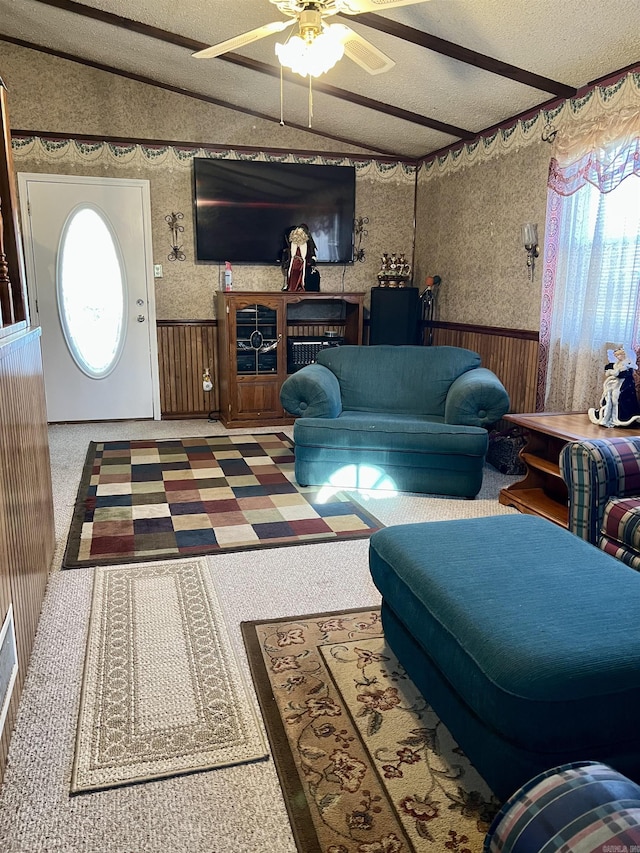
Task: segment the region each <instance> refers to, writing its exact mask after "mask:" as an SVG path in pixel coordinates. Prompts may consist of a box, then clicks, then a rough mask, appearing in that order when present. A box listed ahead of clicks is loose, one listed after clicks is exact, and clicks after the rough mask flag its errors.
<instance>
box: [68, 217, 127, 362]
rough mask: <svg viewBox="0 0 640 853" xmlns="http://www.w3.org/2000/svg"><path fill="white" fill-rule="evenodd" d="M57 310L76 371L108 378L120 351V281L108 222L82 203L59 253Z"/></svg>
mask: <svg viewBox="0 0 640 853" xmlns="http://www.w3.org/2000/svg"><path fill="white" fill-rule="evenodd" d="M57 285H58V287H57V290H58V311H59V314H60V322H61V323H62V330H63V332H64V336H65V340H66V342H67V346H68V347H69V352H70V353H71V356H72V358H73V360H74V361H75V363H76V364H77V365H78V367H79V368H80V370H82V371H83V372H84V373H86V374H87V376H91V377H93V378H95V379H100V378H102V377H103V376H108V375H109V373H111V371H112V370H113V369H114V367H115V366H116V364H117V363H118V359H119V358H120V355H121V353H122V349H123V347H124V331H125V322H124V321H125V298H124V296H125V293H124V291H125V282H124V276H123V272H122V264H121V262H120V253H119V251H118V246H117V244H116V241H115V237H114V234H113V232H112V230H111V227H110V226H109V223H108V221H107V220H106V219H105V217H104V216H102V215H101V213H100V211H99V210H97V209H96V208H94V207H88V206H86V205H83V206H82V207H78V208H76V210H74V211H73V213H72V214H71V215H70V216H69V218H68V220H67V222H66V223H65V227H64V228H63V231H62V236H61V238H60V249H59V252H58V278H57Z"/></svg>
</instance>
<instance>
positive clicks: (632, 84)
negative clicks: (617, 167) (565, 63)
mask: <svg viewBox="0 0 640 853" xmlns="http://www.w3.org/2000/svg"><path fill="white" fill-rule="evenodd" d="M628 108H631V109H640V71H632V72H630V73H628V74H626V75H625V76H623V77H621V78H620V79H619V80H617V81H616V82H615V83H612V84H611V85H608V86H594V87H593V88H592V89H590V90H589V91H588V92H587V93H586V94H584V95H581V96H578V97H575V98H570V99H568V100H566V101H562V102H561V103H559V104H556V105H554V106H553V107H551V108H549V109H544V110H540V111H539V112H538V113H537V114H535V115H532V116H530V117H529V118H523V119H519V120H518V121H517V122H516V123H515V124H513V125H510V126H509V127H503V128H499V129H498V130H496V131H495V133H493V134H491V135H490V136H481V137H478V139H475V140H474V141H473V142H468V143H463V144H462V145H461V146H456V147H455V148H452V149H449V150H448V151H447V152H446V153H444V154H442V155H441V156H435V157H433V158H432V159H428V158H426V159H425V160H424V161H423V162H422V163H421V165H420V168H419V172H418V180H419V181H420V182H424V181H428V180H430V179H432V178H437V177H441V176H442V175H447V174H451V173H454V172H458V171H461V170H462V169H465V168H468V167H469V166H473V165H475V164H477V163H481V162H487V161H489V160H493V159H495V158H497V157H500V156H503V155H504V154H507V153H509V152H511V151H517V150H519V149H520V148H524V147H526V146H529V145H533V144H536V143H539V142H540V141H543V142H550V143H552V142H553V139H554V137H555V135H556V134H562V132H563V130H564V129H568V128H569V127H571V126H575V125H576V124H579V123H580V124H581V123H584V122H588V121H593V120H595V119H596V118H598V117H599V116H602V115H603V114H607V113H613V112H618V111H620V110H623V109H628Z"/></svg>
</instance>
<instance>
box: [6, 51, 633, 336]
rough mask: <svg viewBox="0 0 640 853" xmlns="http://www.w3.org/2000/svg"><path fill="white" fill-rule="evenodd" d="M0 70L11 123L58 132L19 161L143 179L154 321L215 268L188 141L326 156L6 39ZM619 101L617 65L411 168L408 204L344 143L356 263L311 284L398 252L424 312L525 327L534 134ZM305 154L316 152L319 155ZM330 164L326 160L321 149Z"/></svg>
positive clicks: (209, 309) (538, 205)
mask: <svg viewBox="0 0 640 853" xmlns="http://www.w3.org/2000/svg"><path fill="white" fill-rule="evenodd" d="M0 75H1V76H2V77H3V79H4V80H5V82H6V83H7V86H8V89H9V95H10V110H11V119H12V126H13V127H18V128H25V129H26V128H32V129H37V130H43V131H50V132H54V133H58V132H59V133H60V137H61V139H60V141H59V142H57V143H54V142H45V141H44V140H41V139H34V138H30V139H16V140H14V157H15V164H16V168H17V169H18V170H19V171H24V172H28V171H33V172H60V173H64V174H79V175H80V174H82V175H104V176H110V177H125V178H128V177H133V178H146V179H148V180H149V181H150V186H151V207H152V218H153V247H154V262H155V263H162V264H163V268H164V277H163V278H162V279H159V280H157V282H156V300H157V316H158V318H159V319H208V318H211V317H213V316H214V298H213V293H214V291H215V290H216V289H217V288H218V287H219V282H220V275H221V271H220V269H219V268H218V267H217V265H210V264H197V263H195V262H194V260H193V220H192V215H191V210H192V178H191V159H192V157H193V156H203V154H204V156H208V155H210V154H211V152H210V151H204V152H203V151H202V149H199V148H198V143H207V142H212V141H215V142H216V144H218V145H225V146H228V150H226V151H224V152H221V156H228V157H237V156H242V155H241V154H239V153H238V151H237V147H238V146H256V147H257V148H259V146H261V145H262V146H264V147H265V148H269V147H274V146H277V147H283V148H288V149H289V150H305V149H310V148H312V149H313V150H315V151H318V150H326V151H327V156H330V152H331V148H332V143H331V141H330V140H322V139H321V138H320V137H316V136H311V135H309V134H306V133H305V132H303V131H296V130H293V129H291V128H284V129H282V128H279V126H277V125H274V124H273V123H271V122H267V121H263V120H259V119H254V118H252V117H248V116H243V115H241V114H236V113H233V112H232V111H230V110H225V109H223V108H219V107H214V106H211V105H206V104H204V105H203V104H201V103H198V102H195V101H193V99H189V98H184V97H182V96H180V95H176V94H174V93H170V92H162V91H161V90H158V89H154V88H152V87H149V86H146V85H145V84H142V83H137V82H135V81H131V80H125V79H123V78H118V77H114V76H113V75H109V74H107V73H106V72H101V71H97V70H94V69H90V68H82V67H81V66H78V65H74V64H73V63H70V62H67V61H66V60H61V59H58V58H56V57H48V56H45V55H43V54H40V53H37V52H35V51H30V50H27V49H24V48H19V47H16V46H14V45H6V44H3V50H2V57H1V59H0ZM619 102H624V104H625V105H626V106H627V108H628V107H629V105H636V108H637V107H640V75H638V74H629V75H627V77H625V78H623V79H622V80H621V81H620V82H618V83H616V84H615V85H614V86H609V87H603V88H599V89H596V90H593V91H592V92H591V93H589V94H587V95H585V96H583V97H581V98H577V99H575V100H572V101H567V102H564V103H562V104H560V105H559V106H558V107H556V108H554V109H553V110H550V111H543V112H540V113H539V114H537V115H535V116H533V117H531V118H530V119H527V120H525V121H518V122H517V123H516V124H514V126H513V127H512V128H507V129H503V130H500V131H498V132H497V133H495V134H494V135H493V136H492V137H490V138H487V139H481V140H479V141H477V142H475V143H473V144H471V145H464V146H461V147H460V148H458V149H457V150H452V151H450V152H448V153H447V154H446V155H445V156H443V157H440V158H436V159H434V160H433V161H432V162H426V163H424V164H422V165H421V167H420V169H419V170H418V186H417V206H416V207H415V211H414V187H415V178H416V174H415V172H414V169H413V167H411V166H406V165H402V164H400V163H386V162H379V161H375V160H371V159H369V158H368V157H365V156H364V155H363V154H362V152H360V151H358V149H356V148H354V149H353V150H352V151H350V150H346V151H343V152H342V153H344V154H346V156H347V159H344V160H340V161H339V162H345V163H346V162H352V163H353V164H354V165H355V166H356V168H357V181H356V216H366V217H368V218H369V223H368V225H367V226H366V227H367V231H368V235H367V237H366V238H365V240H364V242H363V248H364V249H365V262H364V263H355V264H353V265H349V266H346V267H340V268H334V267H322V268H321V275H322V282H321V289H322V290H327V291H332V292H339V291H341V290H343V289H344V290H347V291H360V290H364V291H365V292H368V291H369V289H370V288H371V287H372V286H373V285H375V284H376V283H377V282H376V273H377V272H378V270H379V266H380V263H379V262H380V256H381V254H382V253H383V252H404V253H405V254H406V255H407V257H413V259H414V284H416V285H418V286H420V288H422V287H423V286H424V280H425V277H426V276H428V275H436V274H437V275H440V276H441V278H442V285H441V288H440V292H439V294H438V301H437V306H436V317H437V318H439V319H441V320H446V321H450V322H460V323H471V324H480V325H488V326H498V327H504V328H512V329H528V330H537V329H539V323H540V320H539V317H540V298H541V284H540V276H541V272H542V269H543V263H542V261H543V258H542V257H540V258H539V259H538V261H537V263H536V269H535V276H534V279H533V281H530V280H529V277H528V271H527V267H526V253H525V250H524V248H523V247H522V245H521V243H520V228H521V225H522V224H523V223H525V222H535V223H537V225H538V237H539V241H540V246H541V247H542V246H543V245H544V224H545V213H546V197H547V191H546V181H547V171H548V165H549V160H550V158H551V155H552V146H551V145H549V144H548V143H547V142H545V141H542V138H543V137H544V136H546V135H547V134H548V132H549V130H553V129H555V130H559V131H560V133H561V132H562V128H563V127H564V126H568V125H571V126H572V127H574V126H576V125H579V123H580V122H581V121H582V120H586V119H587V118H590V117H591V116H592V114H593V113H594V112H595V113H597V112H598V111H599V110H606V109H616V108H617V104H618V103H619ZM274 127H275V128H276V130H274ZM65 133H68V134H69V133H76V134H79V133H86V134H92V135H96V136H98V137H100V136H101V135H102V136H116V137H118V136H119V137H123V138H125V139H127V138H128V139H136V138H138V139H140V138H146V139H167V140H176V139H181V140H189V143H188V144H187V145H186V146H184V147H180V148H176V147H172V146H171V145H166V146H159V147H146V148H145V147H143V146H139V145H122V146H114V145H109V144H107V143H104V142H98V143H96V144H95V145H78V144H76V143H74V142H72V141H70V140H68V139H66V138H65V136H64V134H65ZM274 133H275V134H276V136H274ZM276 139H277V141H275V140H276ZM234 146H236V148H234ZM359 155H360V156H359ZM259 156H263V157H264V156H265V155H264V154H261V155H259ZM312 159H313V161H314V162H322V158H321V157H314V158H312ZM331 162H336V161H335V160H334V159H333V158H331ZM174 211H180V212H182V213H184V217H185V218H184V221H183V225H184V228H185V231H184V234H183V238H184V250H185V253H186V255H187V260H186V261H184V262H170V261H168V260H167V255H168V253H169V252H170V250H171V246H170V237H171V235H170V231H169V228H168V226H167V223H166V222H165V216H166V215H167V214H169V213H171V212H174ZM414 212H415V231H414ZM414 239H415V254H414ZM281 286H282V277H281V273H280V270H279V269H278V268H277V267H273V268H271V267H255V266H242V267H240V266H238V267H236V269H235V270H234V288H235V289H237V290H262V291H267V290H279V289H280V288H281Z"/></svg>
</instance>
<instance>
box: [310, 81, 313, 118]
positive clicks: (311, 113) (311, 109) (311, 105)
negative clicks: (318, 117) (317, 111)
mask: <svg viewBox="0 0 640 853" xmlns="http://www.w3.org/2000/svg"><path fill="white" fill-rule="evenodd" d="M311 80H312V77H311V74H309V127H311V119H312V118H313V91H312V89H311Z"/></svg>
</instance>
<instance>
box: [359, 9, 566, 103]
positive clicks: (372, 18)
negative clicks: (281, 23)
mask: <svg viewBox="0 0 640 853" xmlns="http://www.w3.org/2000/svg"><path fill="white" fill-rule="evenodd" d="M349 17H351V16H349ZM352 20H355V21H357V23H359V24H364V26H365V27H371V28H372V29H374V30H378V31H379V32H382V33H387V34H388V35H392V36H395V37H396V38H399V39H402V40H403V41H407V42H411V44H417V45H419V46H420V47H424V48H427V50H432V51H434V52H435V53H440V54H442V55H443V56H448V57H449V58H450V59H456V60H457V61H458V62H464V63H465V64H466V65H473V66H475V67H476V68H482V69H484V70H485V71H490V72H491V73H492V74H498V75H499V76H500V77H506V78H507V79H509V80H514V81H515V82H516V83H522V84H523V86H531V87H532V88H533V89H540V90H541V91H543V92H551V94H552V95H556V96H557V97H559V98H573V97H574V96H575V94H576V91H577V89H574V88H573V87H572V86H566V85H565V84H564V83H558V81H557V80H551V79H549V78H548V77H542V76H541V75H540V74H533V73H532V72H531V71H525V70H524V69H523V68H518V67H517V66H515V65H509V63H508V62H501V61H500V60H499V59H493V58H492V57H491V56H487V55H486V54H484V53H478V52H477V51H475V50H470V49H469V48H466V47H462V45H459V44H455V43H454V42H452V41H447V40H446V39H442V38H439V37H438V36H433V35H431V33H425V32H423V30H417V29H415V28H414V27H408V26H406V25H405V24H401V23H399V22H398V21H392V20H390V19H389V18H383V17H382V16H381V15H375V14H373V13H372V12H365V13H363V14H362V15H357V16H356V17H354V18H352Z"/></svg>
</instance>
